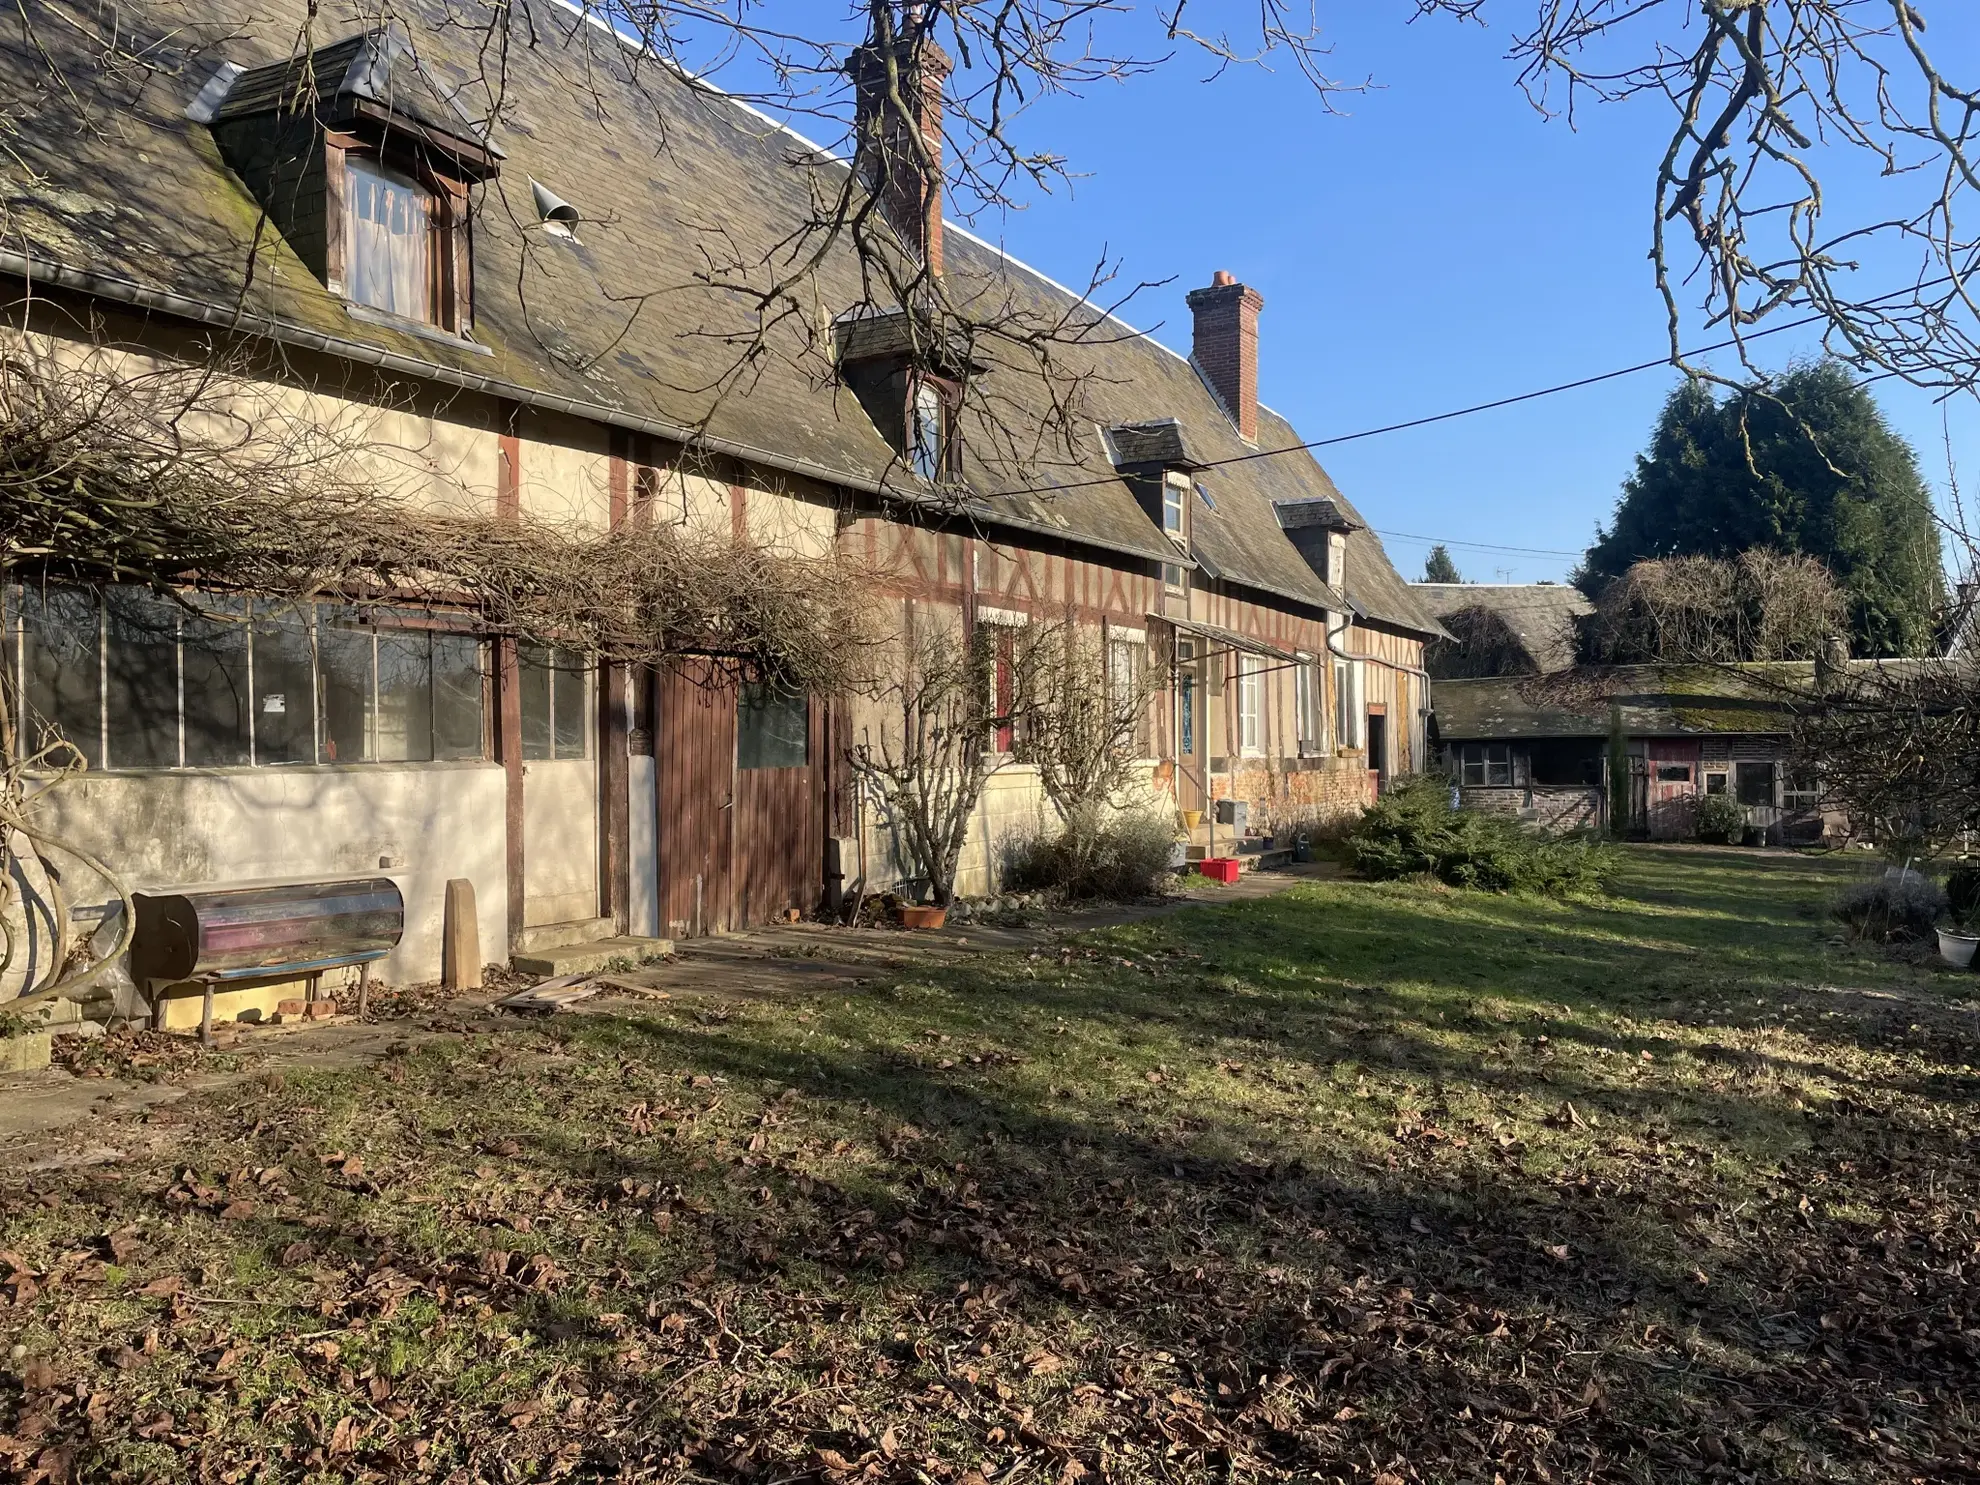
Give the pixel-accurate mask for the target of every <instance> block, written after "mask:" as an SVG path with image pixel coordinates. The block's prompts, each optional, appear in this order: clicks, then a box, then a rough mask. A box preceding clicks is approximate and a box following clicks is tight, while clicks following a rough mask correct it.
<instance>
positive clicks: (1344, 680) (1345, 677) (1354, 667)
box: [1334, 655, 1368, 748]
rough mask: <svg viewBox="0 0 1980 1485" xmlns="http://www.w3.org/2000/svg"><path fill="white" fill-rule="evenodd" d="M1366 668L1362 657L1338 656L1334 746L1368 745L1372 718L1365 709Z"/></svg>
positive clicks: (1336, 659) (1357, 746)
mask: <svg viewBox="0 0 1980 1485" xmlns="http://www.w3.org/2000/svg"><path fill="white" fill-rule="evenodd" d="M1362 676H1363V671H1362V663H1361V661H1359V660H1357V659H1354V658H1352V657H1351V656H1346V655H1336V656H1335V657H1334V746H1335V747H1336V748H1360V747H1366V746H1367V737H1368V731H1367V728H1368V719H1367V715H1366V713H1365V712H1364V711H1363V700H1362V694H1363V693H1362V687H1363V684H1364V682H1363V679H1362Z"/></svg>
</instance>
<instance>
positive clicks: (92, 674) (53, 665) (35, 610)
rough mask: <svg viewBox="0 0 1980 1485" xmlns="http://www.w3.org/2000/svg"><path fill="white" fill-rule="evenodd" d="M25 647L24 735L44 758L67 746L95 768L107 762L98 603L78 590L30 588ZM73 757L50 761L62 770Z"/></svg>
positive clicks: (24, 612) (24, 607) (24, 599)
mask: <svg viewBox="0 0 1980 1485" xmlns="http://www.w3.org/2000/svg"><path fill="white" fill-rule="evenodd" d="M21 620H22V625H23V630H24V633H23V636H22V644H23V645H24V647H25V649H26V655H25V663H26V669H27V675H26V687H25V689H26V697H25V701H26V705H25V706H24V707H23V709H22V716H21V724H20V725H21V735H22V736H23V737H24V738H25V739H26V745H27V747H28V748H30V749H32V750H33V751H34V752H36V753H39V752H41V751H42V750H43V749H44V748H46V747H47V746H49V745H50V744H51V743H53V742H55V741H56V740H58V739H59V740H61V741H63V742H67V743H68V744H70V746H72V747H74V748H75V749H76V751H77V752H79V753H81V754H82V755H83V757H85V758H87V759H88V760H89V764H90V767H92V768H95V767H97V766H99V765H100V764H101V763H102V761H103V751H102V749H103V744H102V731H101V726H100V724H101V720H102V711H101V701H100V696H99V693H98V690H97V685H98V682H99V680H100V676H99V674H98V670H97V611H96V600H95V598H94V597H93V596H91V595H90V594H88V593H85V592H82V591H80V590H78V589H74V588H32V587H31V588H26V589H23V590H22V592H21ZM65 761H68V754H67V752H66V751H64V752H63V753H62V754H61V755H59V756H57V757H53V758H51V759H49V762H50V763H51V764H53V765H54V766H56V767H60V766H61V765H62V764H63V763H64V762H65Z"/></svg>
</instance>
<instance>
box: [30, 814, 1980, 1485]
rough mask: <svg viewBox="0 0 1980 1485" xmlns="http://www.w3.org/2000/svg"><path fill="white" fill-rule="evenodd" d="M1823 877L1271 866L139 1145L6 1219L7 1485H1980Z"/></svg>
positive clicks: (1728, 859) (1939, 1308)
mask: <svg viewBox="0 0 1980 1485" xmlns="http://www.w3.org/2000/svg"><path fill="white" fill-rule="evenodd" d="M1845 872H1846V867H1845V866H1844V865H1843V864H1841V863H1839V862H1836V861H1833V860H1830V861H1826V862H1824V861H1801V860H1794V859H1790V858H1782V857H1762V856H1756V855H1752V854H1745V853H1739V852H1716V853H1714V852H1704V851H1686V852H1675V851H1647V850H1646V851H1633V852H1629V853H1627V854H1626V855H1625V858H1624V866H1623V872H1622V876H1621V880H1620V885H1619V890H1618V894H1617V895H1616V896H1615V897H1614V898H1612V899H1609V900H1607V901H1605V902H1602V903H1597V904H1562V903H1556V902H1549V901H1542V900H1536V899H1523V898H1513V897H1498V896H1490V895H1483V894H1471V893H1460V892H1453V891H1447V890H1443V889H1437V888H1427V887H1424V886H1421V885H1416V884H1389V885H1382V886H1373V885H1367V884H1356V883H1315V884H1311V885H1306V886H1302V887H1300V888H1298V889H1296V890H1294V891H1292V892H1290V893H1287V894H1285V895H1282V896H1279V897H1276V898H1272V899H1268V900H1262V901H1256V902H1250V903H1244V904H1239V905H1233V906H1230V907H1226V908H1218V909H1209V910H1200V911H1192V912H1188V913H1183V914H1179V915H1176V916H1172V917H1168V918H1162V919H1156V920H1151V921H1146V922H1143V923H1140V924H1137V925H1134V926H1131V927H1126V928H1120V929H1115V930H1110V931H1107V932H1104V933H1098V934H1091V935H1085V936H1082V937H1080V938H1078V939H1075V940H1072V941H1069V942H1067V943H1065V944H1063V945H1054V946H1051V947H1048V948H1040V949H1037V950H1034V951H1031V952H1029V953H1024V952H1020V953H1016V954H1010V955H1004V956H996V957H991V956H986V957H984V958H982V959H980V960H977V961H973V962H971V963H969V964H967V965H966V966H964V967H962V968H960V969H953V970H949V969H945V970H941V971H939V972H934V971H931V972H927V973H914V972H908V973H905V974H904V975H903V976H902V977H901V978H898V979H896V980H894V981H893V982H891V983H888V984H885V985H883V986H879V987H869V988H867V989H864V990H861V991H859V992H857V993H856V994H854V995H853V996H851V997H848V996H846V995H845V994H844V993H839V994H832V995H813V996H810V997H807V998H794V999H792V1000H788V1001H783V1002H778V1003H774V1004H773V1003H766V1002H750V1003H744V1004H736V1005H729V1004H723V1005H716V1004H711V1003H694V1002H677V1003H669V1004H666V1005H663V1006H660V1007H657V1008H649V1007H647V1006H644V1005H642V1006H639V1007H636V1008H634V1009H632V1010H630V1011H629V1012H628V1013H626V1014H624V1015H620V1016H612V1017H560V1018H557V1019H555V1020H553V1021H550V1022H548V1023H534V1022H532V1023H525V1024H515V1023H506V1024H504V1025H503V1027H502V1029H501V1030H499V1031H497V1032H494V1033H488V1032H485V1031H481V1032H477V1031H472V1030H470V1031H468V1032H465V1033H463V1034H459V1035H452V1036H446V1037H441V1038H434V1039H429V1040H426V1041H423V1042H416V1043H415V1042H409V1043H408V1045H407V1046H406V1047H405V1048H403V1049H402V1050H401V1051H399V1052H398V1053H396V1054H395V1055H393V1056H391V1057H390V1058H388V1059H387V1060H386V1061H385V1062H384V1063H383V1064H382V1065H380V1066H378V1067H375V1068H373V1069H370V1070H367V1071H364V1072H359V1073H350V1072H346V1073H336V1074H332V1073H321V1074H313V1075H309V1076H302V1077H298V1076H294V1075H291V1076H289V1077H288V1078H287V1079H286V1080H282V1081H276V1080H273V1079H270V1080H268V1081H266V1082H265V1083H261V1084H255V1085H250V1086H248V1087H245V1088H242V1089H240V1090H237V1091H236V1092H234V1093H231V1094H228V1095H225V1096H221V1097H216V1098H209V1099H206V1100H204V1101H201V1102H200V1103H199V1104H198V1106H197V1107H189V1106H186V1105H182V1106H180V1107H179V1108H177V1109H172V1110H161V1111H156V1112H155V1113H154V1115H153V1121H154V1122H153V1127H152V1128H150V1129H149V1130H147V1131H145V1134H146V1135H147V1136H148V1138H149V1140H150V1148H151V1149H152V1150H153V1151H154V1152H155V1153H153V1154H152V1155H149V1156H142V1157H133V1158H132V1159H130V1160H127V1161H125V1162H124V1163H122V1164H119V1165H115V1166H110V1167H105V1168H100V1169H93V1170H78V1171H71V1172H63V1173H53V1172H50V1173H44V1174H41V1175H39V1176H35V1177H32V1178H24V1177H22V1176H20V1175H19V1174H18V1173H16V1174H14V1175H12V1176H10V1177H7V1178H6V1179H5V1184H4V1186H0V1191H3V1192H4V1195H3V1196H0V1201H3V1202H4V1215H3V1216H0V1248H4V1249H5V1250H6V1251H5V1252H3V1253H0V1276H5V1275H7V1274H11V1275H12V1277H11V1280H8V1281H7V1282H4V1283H0V1299H5V1298H8V1297H11V1298H12V1299H13V1301H14V1306H13V1308H12V1309H11V1310H8V1311H5V1312H4V1313H5V1314H6V1315H7V1317H8V1320H9V1323H10V1329H11V1331H12V1333H13V1334H14V1335H15V1336H16V1337H17V1338H18V1349H17V1354H16V1355H15V1357H14V1360H13V1362H12V1364H11V1365H12V1367H13V1369H14V1372H15V1376H14V1378H13V1379H10V1380H6V1381H4V1382H0V1389H4V1390H0V1432H4V1434H5V1435H6V1437H5V1438H4V1439H0V1464H4V1463H5V1462H6V1461H8V1460H10V1459H11V1461H12V1462H13V1463H14V1465H15V1467H16V1468H17V1469H18V1470H19V1471H20V1472H21V1477H22V1478H27V1479H31V1478H35V1475H34V1471H35V1470H36V1469H37V1468H39V1469H42V1470H45V1471H47V1472H48V1473H47V1475H46V1478H49V1479H51V1480H55V1479H62V1478H65V1476H66V1477H67V1478H75V1479H90V1480H98V1479H101V1480H112V1479H124V1480H150V1479H180V1478H185V1479H192V1478H198V1479H203V1480H204V1479H211V1480H216V1481H248V1480H261V1479H271V1480H274V1479H282V1480H287V1479H311V1480H341V1479H352V1478H384V1479H395V1480H396V1479H435V1480H461V1481H466V1480H475V1479H486V1480H498V1479H499V1480H529V1479H553V1478H570V1479H587V1480H588V1479H657V1480H686V1479H692V1480H723V1481H730V1480H733V1481H766V1482H767V1481H773V1480H777V1481H789V1480H799V1479H803V1480H819V1481H852V1480H876V1481H924V1480H935V1481H947V1482H956V1485H978V1481H992V1482H1001V1481H1005V1480H1011V1481H1018V1480H1026V1481H1038V1482H1057V1485H1068V1482H1072V1481H1076V1480H1080V1479H1084V1478H1104V1479H1107V1480H1116V1481H1155V1480H1175V1481H1184V1480H1188V1481H1197V1480H1207V1479H1216V1480H1266V1479H1287V1480H1301V1481H1307V1480H1312V1481H1323V1480H1339V1481H1360V1482H1379V1485H1395V1482H1415V1481H1422V1482H1431V1481H1435V1482H1443V1481H1478V1482H1481V1485H1490V1482H1494V1481H1504V1482H1508V1485H1511V1482H1518V1481H1528V1480H1532V1481H1542V1482H1555V1481H1568V1480H1618V1481H1623V1480H1627V1481H1644V1482H1648V1481H1657V1482H1674V1481H1690V1480H1715V1479H1723V1480H1736V1479H1745V1480H1759V1479H1764V1480H1776V1479H1806V1480H1824V1481H1873V1480H1874V1481H1925V1480H1930V1481H1934V1482H1937V1481H1951V1480H1974V1479H1980V1472H1976V1470H1975V1468H1974V1466H1973V1464H1972V1461H1973V1460H1974V1459H1975V1458H1976V1457H1980V1421H1976V1418H1975V1416H1974V1413H1973V1405H1974V1401H1975V1387H1974V1380H1973V1379H1974V1377H1975V1375H1976V1372H1975V1364H1976V1362H1980V1318H1976V1313H1975V1300H1974V1289H1973V1286H1972V1284H1971V1282H1970V1279H1969V1277H1968V1270H1969V1269H1970V1268H1971V1266H1972V1265H1973V1264H1974V1262H1975V1261H1976V1254H1980V1242H1977V1241H1976V1239H1980V1230H1977V1229H1976V1212H1975V1208H1976V1206H1977V1205H1980V1199H1976V1195H1975V1179H1974V1169H1973V1163H1972V1154H1973V1140H1974V1136H1975V1133H1976V1121H1975V1117H1974V1102H1975V1097H1976V1093H1980V1076H1976V1074H1975V1070H1974V1068H1973V1066H1972V1065H1971V1064H1972V1062H1973V1061H1974V1058H1975V1052H1974V1037H1975V1033H1976V1027H1977V1026H1980V1012H1976V1009H1975V1005H1974V1001H1973V999H1972V991H1971V989H1970V987H1971V985H1972V983H1973V982H1972V981H1971V979H1969V978H1963V977H1958V976H1954V975H1951V974H1949V973H1945V972H1941V971H1936V970H1933V969H1930V968H1921V967H1915V966H1911V965H1907V964H1903V963H1899V962H1897V961H1895V960H1892V959H1890V958H1888V957H1885V956H1882V955H1880V954H1877V953H1874V952H1870V951H1861V950H1854V949H1847V948H1844V947H1842V946H1841V945H1840V944H1838V943H1837V942H1835V941H1834V939H1833V936H1832V935H1833V930H1832V925H1830V924H1829V923H1828V922H1827V921H1826V919H1825V917H1824V915H1823V910H1824V907H1825V905H1826V902H1827V900H1828V897H1829V896H1830V895H1831V894H1832V893H1833V891H1834V890H1835V888H1836V887H1837V885H1839V883H1840V881H1841V879H1842V878H1843V876H1844V874H1845ZM93 1137H94V1136H93ZM127 1143H128V1142H127Z"/></svg>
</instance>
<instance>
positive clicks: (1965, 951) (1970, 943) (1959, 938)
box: [1939, 928, 1980, 969]
mask: <svg viewBox="0 0 1980 1485" xmlns="http://www.w3.org/2000/svg"><path fill="white" fill-rule="evenodd" d="M1976 949H1980V934H1973V933H1961V932H1960V931H1959V930H1958V929H1956V928H1941V929H1940V930H1939V957H1940V958H1941V959H1943V960H1945V961H1946V963H1948V964H1950V965H1951V966H1952V967H1953V968H1954V969H1971V968H1973V952H1974V950H1976Z"/></svg>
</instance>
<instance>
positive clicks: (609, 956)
mask: <svg viewBox="0 0 1980 1485" xmlns="http://www.w3.org/2000/svg"><path fill="white" fill-rule="evenodd" d="M673 952H674V941H673V940H672V939H670V938H634V937H631V936H630V935H626V936H622V937H618V938H601V939H598V940H595V941H594V942H592V943H588V944H555V945H552V946H551V947H549V948H547V949H532V950H528V951H523V950H517V951H516V952H515V953H513V954H511V955H510V956H509V967H510V968H511V969H513V970H515V971H516V973H518V974H525V975H540V976H542V977H543V978H545V979H554V978H556V977H557V976H559V975H588V974H594V973H596V972H597V971H599V970H601V969H636V968H637V967H638V966H640V965H642V964H644V963H646V962H647V961H648V960H651V959H659V958H662V957H664V956H665V955H668V954H671V953H673Z"/></svg>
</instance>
